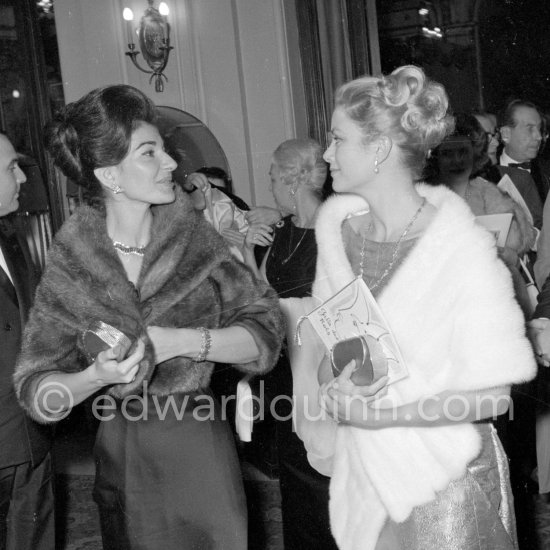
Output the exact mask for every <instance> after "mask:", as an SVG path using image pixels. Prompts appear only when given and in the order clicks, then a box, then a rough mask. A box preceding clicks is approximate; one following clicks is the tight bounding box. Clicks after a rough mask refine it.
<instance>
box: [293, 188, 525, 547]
mask: <svg viewBox="0 0 550 550" xmlns="http://www.w3.org/2000/svg"><path fill="white" fill-rule="evenodd" d="M417 189H418V192H419V193H420V194H421V195H422V196H425V197H426V198H427V200H428V201H429V202H430V203H431V204H433V205H434V206H435V207H436V208H437V213H436V215H435V217H434V219H433V220H432V222H431V224H430V225H429V226H428V227H427V228H426V231H425V232H424V234H423V235H422V236H421V237H420V239H419V240H418V242H417V244H416V245H415V247H414V248H413V250H412V251H411V252H410V253H409V255H408V256H407V258H406V260H405V261H404V262H403V263H402V264H401V265H400V267H399V269H397V270H396V271H395V273H394V274H393V275H392V278H391V280H390V281H389V282H388V284H387V285H386V286H385V287H384V289H383V291H382V292H381V293H380V295H379V297H378V298H377V301H378V303H379V305H380V307H381V309H382V311H383V313H384V315H385V317H386V320H387V321H388V324H389V325H390V327H391V329H392V332H393V333H394V335H395V337H396V340H397V342H398V343H399V346H400V348H401V352H402V354H403V357H404V359H405V362H406V363H407V366H408V368H409V376H408V377H407V378H405V379H403V380H401V381H399V382H397V383H395V384H392V385H391V386H390V387H389V388H388V398H389V399H391V400H392V401H393V402H394V403H395V404H397V405H400V404H404V403H409V402H414V401H416V400H418V399H422V398H423V397H425V396H431V395H435V394H437V393H439V392H442V391H445V390H455V391H457V392H461V391H467V390H481V389H484V388H491V387H495V386H500V385H509V384H512V383H518V382H522V381H525V380H529V379H531V378H532V377H533V376H534V374H535V372H536V365H535V361H534V358H533V353H532V350H531V347H530V344H529V342H528V340H527V339H526V337H525V328H524V321H523V316H522V313H521V310H520V309H519V306H518V304H517V302H516V301H515V298H514V293H513V287H512V283H511V278H510V274H509V272H508V270H507V269H506V267H505V266H504V264H503V263H502V262H501V261H500V260H499V259H498V258H497V254H496V248H495V245H494V240H493V238H492V236H491V235H490V234H489V233H488V232H487V231H485V230H484V229H483V228H481V227H479V226H478V225H477V224H476V223H475V220H474V216H473V214H472V213H471V211H470V209H469V207H468V206H467V205H466V203H464V201H462V199H460V197H458V196H457V195H456V194H455V193H453V192H452V191H450V190H448V189H446V188H443V187H431V186H426V185H423V184H419V185H418V186H417ZM366 208H368V205H367V204H366V203H365V202H364V201H363V200H362V199H360V198H358V197H356V196H353V195H341V196H335V197H334V198H331V199H329V200H328V201H327V202H326V203H325V204H324V205H323V207H322V208H321V211H320V213H319V217H318V221H317V228H316V232H317V240H318V250H319V255H318V260H317V272H316V280H315V284H314V295H315V299H316V300H317V301H324V300H325V299H327V298H329V297H330V296H331V295H332V294H334V293H335V292H337V291H338V290H340V288H341V287H342V286H343V285H345V284H348V283H349V282H351V280H352V279H353V278H354V274H353V271H352V267H351V266H350V264H349V261H348V259H347V255H346V253H345V248H344V243H343V241H342V232H341V227H342V223H343V221H344V219H345V218H346V217H348V215H350V214H354V213H357V212H360V211H364V210H365V209H366ZM303 340H304V345H303V346H302V348H304V349H302V350H300V351H299V353H298V354H296V357H298V361H299V364H295V363H293V365H292V368H293V375H294V393H295V394H296V395H295V398H296V403H297V404H298V406H297V411H296V415H297V418H296V426H297V433H298V435H299V436H300V437H301V438H302V439H303V441H304V444H305V445H306V449H307V451H308V459H309V460H310V462H311V464H312V465H313V466H314V467H317V468H318V469H319V471H321V472H322V473H324V474H325V475H327V474H328V475H331V476H332V481H331V502H330V510H331V525H332V529H333V533H334V535H335V538H336V540H337V542H338V545H339V547H340V548H343V549H346V550H347V549H353V550H355V549H356V548H374V547H375V545H376V541H377V538H378V533H379V531H380V529H381V528H382V525H383V524H384V521H385V519H386V517H387V516H388V515H389V516H390V517H391V518H392V519H394V520H395V521H403V520H404V519H406V518H407V517H408V516H409V514H410V513H411V511H412V509H413V508H414V507H415V506H419V505H422V504H425V503H428V502H430V501H432V500H434V499H435V498H436V495H437V492H438V491H441V490H442V489H444V488H445V487H447V486H448V484H449V483H450V481H451V480H453V479H459V478H461V477H462V476H463V475H464V473H465V471H466V467H467V465H468V463H469V462H470V461H471V460H473V459H474V458H475V457H476V456H477V454H478V453H479V450H480V444H481V443H480V439H479V435H478V434H477V432H476V430H475V429H474V427H473V426H472V425H471V424H460V423H457V424H454V425H449V426H440V427H430V428H428V429H424V428H422V429H421V428H404V427H403V428H397V427H395V428H388V429H381V430H362V429H359V428H354V427H349V426H347V427H338V426H337V425H336V424H335V423H334V422H333V421H332V420H331V419H330V418H325V419H322V420H320V419H319V418H318V417H317V418H315V420H313V421H312V420H311V418H312V415H311V411H310V410H309V409H307V410H306V411H305V412H304V411H302V412H301V411H300V407H299V405H300V404H301V403H304V404H306V406H308V407H309V403H312V402H315V401H314V400H315V399H316V398H317V392H318V387H319V386H318V383H317V376H316V370H317V365H318V363H316V364H312V363H313V361H312V360H311V357H318V356H319V354H318V353H317V352H316V350H315V348H316V347H318V344H316V343H315V340H314V339H311V338H307V339H305V338H304V339H303ZM309 348H313V349H309ZM308 414H309V416H308ZM301 415H303V416H304V418H305V419H304V418H302V417H301ZM373 449H374V450H375V451H373ZM404 457H408V459H407V460H405V459H404Z"/></svg>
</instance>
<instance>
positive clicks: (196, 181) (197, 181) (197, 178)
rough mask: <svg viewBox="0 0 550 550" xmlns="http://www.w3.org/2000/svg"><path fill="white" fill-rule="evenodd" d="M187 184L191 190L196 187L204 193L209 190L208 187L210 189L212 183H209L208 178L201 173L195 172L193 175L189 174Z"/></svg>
mask: <svg viewBox="0 0 550 550" xmlns="http://www.w3.org/2000/svg"><path fill="white" fill-rule="evenodd" d="M185 184H186V185H187V186H188V187H189V188H192V186H195V187H196V188H197V189H198V190H199V191H201V192H202V193H204V192H205V191H206V190H207V189H208V187H210V182H209V181H208V178H207V177H206V176H205V175H204V174H201V173H200V172H193V173H192V174H189V175H188V176H187V179H186V180H185Z"/></svg>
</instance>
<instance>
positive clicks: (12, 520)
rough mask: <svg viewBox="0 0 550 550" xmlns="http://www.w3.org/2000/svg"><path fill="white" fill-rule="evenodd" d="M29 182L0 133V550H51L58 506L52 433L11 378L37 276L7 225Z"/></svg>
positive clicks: (20, 241)
mask: <svg viewBox="0 0 550 550" xmlns="http://www.w3.org/2000/svg"><path fill="white" fill-rule="evenodd" d="M25 181H26V177H25V175H24V174H23V172H22V171H21V169H20V168H19V165H18V156H17V153H16V152H15V150H14V148H13V146H12V144H11V143H10V141H9V139H8V138H7V137H6V136H5V135H4V134H3V133H0V333H1V334H0V549H1V550H4V549H6V550H52V549H53V548H55V537H54V501H53V487H52V485H53V483H52V481H53V480H52V468H51V458H50V447H51V433H50V429H49V428H47V427H45V426H40V425H38V424H36V423H35V422H33V421H32V420H31V419H30V418H29V417H27V416H26V415H25V413H24V412H23V409H22V408H21V407H20V406H19V403H18V402H17V399H16V397H15V393H14V389H13V382H12V375H13V370H14V366H15V361H16V357H17V354H18V352H19V346H20V343H21V333H22V330H23V325H24V323H25V320H26V318H27V313H28V310H29V307H30V304H31V300H32V297H33V293H34V288H35V285H36V282H37V279H38V274H37V271H36V269H35V268H34V266H33V263H32V260H31V257H30V254H29V250H28V247H27V245H26V243H25V241H24V239H23V238H21V237H20V236H19V235H18V234H17V232H16V231H15V229H14V228H13V226H12V225H11V223H10V220H9V216H8V215H9V214H11V213H13V212H15V211H16V210H17V208H18V206H19V203H18V195H19V188H20V186H21V184H22V183H24V182H25Z"/></svg>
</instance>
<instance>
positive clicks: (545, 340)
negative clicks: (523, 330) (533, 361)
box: [527, 319, 550, 367]
mask: <svg viewBox="0 0 550 550" xmlns="http://www.w3.org/2000/svg"><path fill="white" fill-rule="evenodd" d="M527 334H528V336H529V339H530V340H531V344H532V345H533V349H534V350H535V355H536V358H537V362H538V363H539V364H540V365H542V366H543V367H550V319H533V320H532V321H529V322H528V323H527Z"/></svg>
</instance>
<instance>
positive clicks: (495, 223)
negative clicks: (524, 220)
mask: <svg viewBox="0 0 550 550" xmlns="http://www.w3.org/2000/svg"><path fill="white" fill-rule="evenodd" d="M513 216H514V215H513V214H511V213H507V214H486V215H485V216H476V222H477V223H478V224H479V225H482V226H483V227H485V229H487V230H488V231H489V232H490V233H492V234H493V235H494V237H495V240H496V243H497V246H504V245H505V244H506V239H507V238H508V232H509V231H510V225H511V224H512V218H513Z"/></svg>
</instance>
